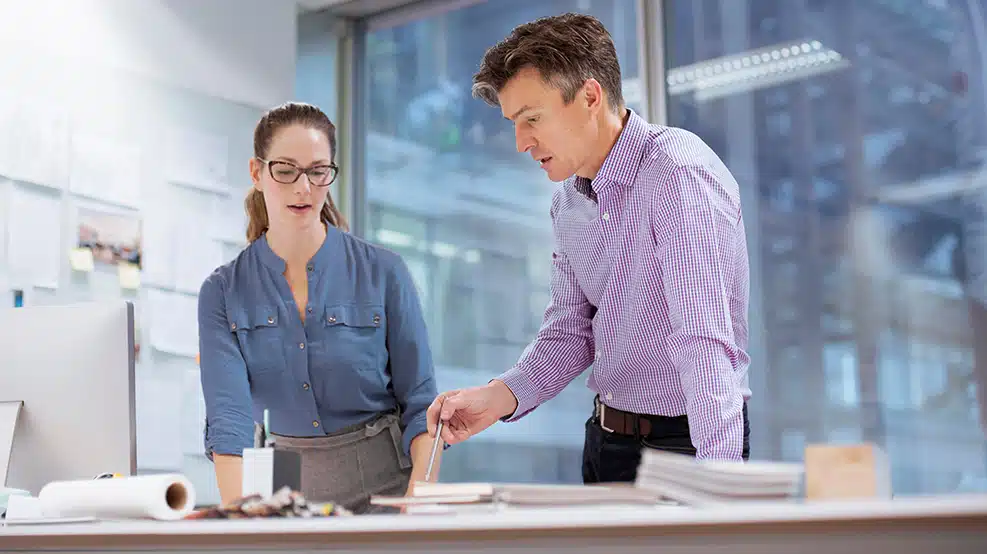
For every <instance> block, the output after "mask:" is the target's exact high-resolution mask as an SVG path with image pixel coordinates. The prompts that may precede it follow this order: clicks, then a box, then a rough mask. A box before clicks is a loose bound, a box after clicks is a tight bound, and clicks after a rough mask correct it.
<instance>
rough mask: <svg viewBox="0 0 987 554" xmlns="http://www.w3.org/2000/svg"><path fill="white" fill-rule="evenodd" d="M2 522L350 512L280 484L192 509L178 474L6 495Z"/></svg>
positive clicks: (110, 478)
mask: <svg viewBox="0 0 987 554" xmlns="http://www.w3.org/2000/svg"><path fill="white" fill-rule="evenodd" d="M8 501H9V504H8V505H7V509H6V514H5V518H4V523H6V524H13V525H17V524H25V525H26V524H44V523H68V522H79V523H85V522H91V521H97V520H114V521H119V520H156V521H177V520H196V519H246V518H296V517H337V516H348V515H352V512H350V511H349V510H347V509H346V508H344V507H342V506H339V505H338V504H334V503H313V502H309V501H308V500H307V499H306V498H305V497H304V496H303V495H302V494H301V493H300V492H298V491H294V490H292V489H290V488H288V487H282V488H281V489H279V490H278V491H277V492H275V493H274V494H270V495H262V494H258V493H253V494H247V495H244V496H243V497H241V498H238V499H237V500H235V501H233V502H230V503H228V504H225V505H221V506H208V507H204V508H198V509H196V508H195V507H194V506H195V489H194V487H193V485H192V484H191V483H190V482H189V481H188V479H186V478H185V477H184V476H183V475H180V474H161V475H147V476H138V477H120V476H116V475H113V474H105V475H100V476H97V477H96V478H95V479H92V480H88V479H86V480H74V481H57V482H52V483H49V484H48V485H45V486H44V488H42V489H41V492H40V493H39V494H38V497H37V498H34V497H31V496H29V495H26V494H25V495H11V498H9V499H8Z"/></svg>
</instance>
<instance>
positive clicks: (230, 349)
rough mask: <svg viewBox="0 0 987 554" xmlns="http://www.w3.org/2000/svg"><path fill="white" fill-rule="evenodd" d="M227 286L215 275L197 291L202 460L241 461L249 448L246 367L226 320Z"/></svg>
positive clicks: (250, 424)
mask: <svg viewBox="0 0 987 554" xmlns="http://www.w3.org/2000/svg"><path fill="white" fill-rule="evenodd" d="M225 289H226V287H225V284H224V279H223V277H222V275H221V274H219V273H213V274H212V275H210V276H209V277H207V278H206V280H205V281H204V282H203V283H202V287H201V288H200V289H199V307H198V319H199V360H200V361H199V367H200V378H201V381H202V395H203V397H204V398H205V402H206V427H205V433H204V437H203V442H204V444H205V449H206V456H207V457H208V458H209V459H212V455H213V454H214V453H215V454H227V455H234V456H240V455H242V454H243V449H244V448H248V447H250V446H251V445H252V444H253V430H254V422H253V417H252V416H251V398H250V385H249V383H248V381H247V366H246V364H245V363H244V361H243V355H242V354H241V353H240V346H239V344H238V342H237V338H236V335H234V334H233V332H232V331H231V329H230V327H229V322H228V319H227V317H226V299H225V298H226V297H225Z"/></svg>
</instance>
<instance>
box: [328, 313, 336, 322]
mask: <svg viewBox="0 0 987 554" xmlns="http://www.w3.org/2000/svg"><path fill="white" fill-rule="evenodd" d="M329 323H336V316H334V315H331V316H329Z"/></svg>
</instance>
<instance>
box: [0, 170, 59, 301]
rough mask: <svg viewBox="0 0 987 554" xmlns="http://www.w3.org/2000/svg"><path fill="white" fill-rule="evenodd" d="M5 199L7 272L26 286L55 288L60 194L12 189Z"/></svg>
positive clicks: (57, 265)
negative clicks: (8, 269)
mask: <svg viewBox="0 0 987 554" xmlns="http://www.w3.org/2000/svg"><path fill="white" fill-rule="evenodd" d="M8 192H9V196H8V198H7V200H8V202H7V218H6V220H7V260H8V266H9V268H10V271H11V272H12V273H13V274H15V275H18V276H21V277H22V278H24V279H25V280H26V281H27V282H28V283H30V284H32V285H34V286H38V287H44V288H50V289H55V288H58V277H59V271H60V269H61V266H62V256H63V250H62V204H61V196H60V194H52V191H48V190H44V189H33V188H31V189H29V188H26V187H21V186H14V187H11V188H10V190H9V191H8Z"/></svg>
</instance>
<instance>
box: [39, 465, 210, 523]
mask: <svg viewBox="0 0 987 554" xmlns="http://www.w3.org/2000/svg"><path fill="white" fill-rule="evenodd" d="M38 498H39V499H40V500H41V509H42V510H43V512H44V515H45V517H95V518H102V519H157V520H176V519H182V518H184V517H185V516H187V515H188V514H189V513H190V512H191V511H192V509H193V508H194V507H195V489H194V488H193V487H192V483H190V482H189V480H188V479H186V478H185V476H183V475H179V474H161V475H146V476H140V477H122V478H115V479H94V480H85V481H55V482H52V483H48V484H47V485H45V486H44V488H42V489H41V493H40V494H39V495H38Z"/></svg>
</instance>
